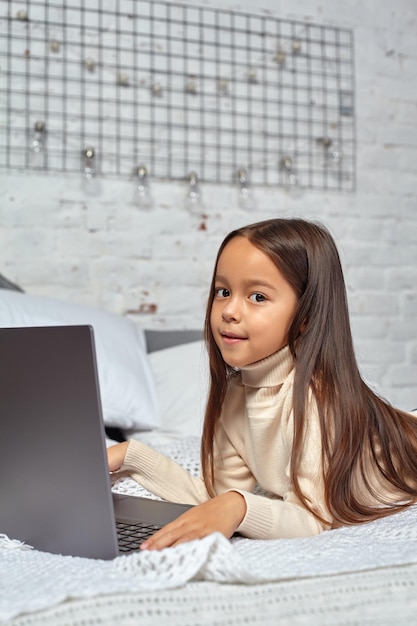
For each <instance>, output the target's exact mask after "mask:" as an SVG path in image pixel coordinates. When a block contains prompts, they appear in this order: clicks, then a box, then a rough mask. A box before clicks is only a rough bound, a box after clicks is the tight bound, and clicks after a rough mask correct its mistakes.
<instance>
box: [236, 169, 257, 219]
mask: <svg viewBox="0 0 417 626" xmlns="http://www.w3.org/2000/svg"><path fill="white" fill-rule="evenodd" d="M236 178H237V183H238V205H239V207H240V208H241V209H245V210H246V211H249V210H251V209H254V208H255V203H254V199H253V195H252V190H251V188H250V183H249V176H248V172H247V170H246V169H245V168H244V167H239V168H238V169H237V170H236Z"/></svg>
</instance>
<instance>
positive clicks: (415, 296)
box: [0, 0, 417, 408]
mask: <svg viewBox="0 0 417 626" xmlns="http://www.w3.org/2000/svg"><path fill="white" fill-rule="evenodd" d="M195 4H198V3H195ZM207 4H210V6H213V7H216V6H219V7H220V6H222V7H223V8H224V5H222V4H221V2H220V0H212V1H211V2H210V3H207ZM259 5H260V6H261V7H262V9H263V10H265V11H267V12H270V13H272V14H273V15H275V16H277V17H283V18H295V19H298V20H300V19H301V20H304V19H307V20H309V21H312V22H316V23H324V24H331V25H334V26H347V27H351V28H353V29H354V34H355V63H356V109H357V181H358V182H357V190H356V192H355V193H350V194H347V193H346V194H342V193H337V192H332V193H330V192H329V193H319V192H300V191H297V192H292V193H290V192H286V191H284V190H277V189H275V190H271V189H268V190H256V194H255V195H256V209H255V210H253V211H252V212H250V213H248V212H245V211H243V210H241V209H238V208H237V201H236V190H235V189H232V188H224V187H221V188H216V187H215V186H213V185H203V187H202V194H203V200H204V205H205V212H206V214H207V218H206V219H205V220H204V221H203V223H202V221H201V220H197V219H196V218H195V217H193V216H191V215H189V214H188V213H187V211H186V210H185V209H184V195H185V187H184V185H183V184H181V183H156V182H155V181H151V182H152V194H153V197H154V200H155V207H154V208H153V209H152V210H150V211H147V212H146V211H143V210H140V209H138V208H137V207H136V206H135V205H134V203H133V201H132V198H133V184H132V183H130V182H129V181H117V180H112V181H110V180H102V181H100V190H99V193H98V195H96V196H90V195H87V194H86V193H85V190H84V189H83V187H82V184H81V181H80V180H79V178H78V177H76V176H70V175H65V176H57V175H53V176H44V175H35V174H28V173H25V174H19V173H13V172H6V171H4V170H0V225H1V229H0V272H2V273H4V274H5V275H6V276H8V277H9V278H10V279H12V280H15V281H17V282H18V283H20V284H21V285H22V286H23V287H24V288H25V289H26V290H27V291H28V292H31V293H37V294H45V295H49V296H55V297H60V298H64V299H68V300H73V301H76V302H80V303H85V304H92V305H95V306H99V307H103V308H105V309H107V310H110V311H114V312H117V313H121V314H125V315H129V316H130V317H131V318H132V319H134V320H135V321H137V323H138V324H140V325H142V326H147V327H154V328H174V327H183V328H186V327H199V326H201V324H202V320H203V316H204V306H205V299H206V294H207V286H208V280H209V277H210V273H211V269H212V263H213V259H214V256H215V253H216V250H217V247H218V244H219V243H220V241H221V239H222V238H223V236H224V235H225V234H226V233H227V232H228V231H229V230H230V229H231V228H234V227H235V226H238V225H241V224H243V223H246V222H250V221H254V220H258V219H264V218H268V217H272V216H280V215H287V216H291V215H298V216H304V217H306V218H313V219H314V218H317V219H320V220H322V221H323V222H324V223H325V224H327V225H328V226H329V227H330V229H331V230H332V232H333V233H334V235H335V238H336V240H337V243H338V245H339V248H340V252H341V255H342V260H343V263H344V268H345V274H346V282H347V286H348V295H349V302H350V309H351V318H352V327H353V331H354V337H355V342H356V346H357V353H358V359H359V361H360V363H361V366H362V368H363V371H364V373H365V375H366V377H367V379H368V380H370V381H371V382H372V383H373V384H375V385H376V386H377V387H378V388H379V389H380V390H381V391H382V393H383V394H384V395H385V396H386V397H388V398H389V399H390V400H391V401H392V402H393V403H395V404H397V405H399V406H401V407H403V408H414V407H417V89H416V84H417V40H416V37H415V33H416V31H417V5H416V3H415V0H397V2H396V3H395V4H393V3H392V2H387V1H386V0H383V1H381V0H361V1H359V0H357V1H356V0H350V1H348V2H345V3H339V2H334V1H332V0H322V1H320V2H319V1H317V2H313V1H310V0H299V1H298V2H297V3H294V2H292V1H290V0H281V1H277V0H262V1H261V2H260V3H258V2H255V0H241V2H240V3H239V4H236V3H232V4H230V8H232V9H241V10H244V11H254V12H256V11H259ZM1 115H2V114H1V111H0V124H1V123H2V119H1Z"/></svg>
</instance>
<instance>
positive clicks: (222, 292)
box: [215, 287, 230, 298]
mask: <svg viewBox="0 0 417 626" xmlns="http://www.w3.org/2000/svg"><path fill="white" fill-rule="evenodd" d="M215 296H216V297H217V298H228V297H229V296H230V291H229V290H228V289H225V288H224V287H220V289H216V290H215Z"/></svg>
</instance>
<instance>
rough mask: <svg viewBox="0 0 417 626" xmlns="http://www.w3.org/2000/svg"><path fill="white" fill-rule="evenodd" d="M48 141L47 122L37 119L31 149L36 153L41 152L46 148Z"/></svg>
mask: <svg viewBox="0 0 417 626" xmlns="http://www.w3.org/2000/svg"><path fill="white" fill-rule="evenodd" d="M45 141H46V126H45V122H42V121H39V120H38V121H37V122H35V126H34V127H33V137H32V141H31V144H30V149H31V150H32V152H34V153H35V154H39V152H43V150H44V148H45Z"/></svg>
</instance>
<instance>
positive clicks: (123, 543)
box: [116, 521, 161, 552]
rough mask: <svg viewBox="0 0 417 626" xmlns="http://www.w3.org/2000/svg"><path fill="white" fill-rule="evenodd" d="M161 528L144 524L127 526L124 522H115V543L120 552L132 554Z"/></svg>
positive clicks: (138, 523)
mask: <svg viewBox="0 0 417 626" xmlns="http://www.w3.org/2000/svg"><path fill="white" fill-rule="evenodd" d="M160 528H161V527H160V526H156V525H155V524H147V523H146V522H137V523H134V524H128V523H126V522H119V521H117V522H116V530H117V542H118V544H119V550H120V552H132V551H133V550H138V549H139V547H140V544H141V543H143V541H145V539H148V537H150V536H151V535H153V534H154V533H155V532H156V531H157V530H159V529H160Z"/></svg>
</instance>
